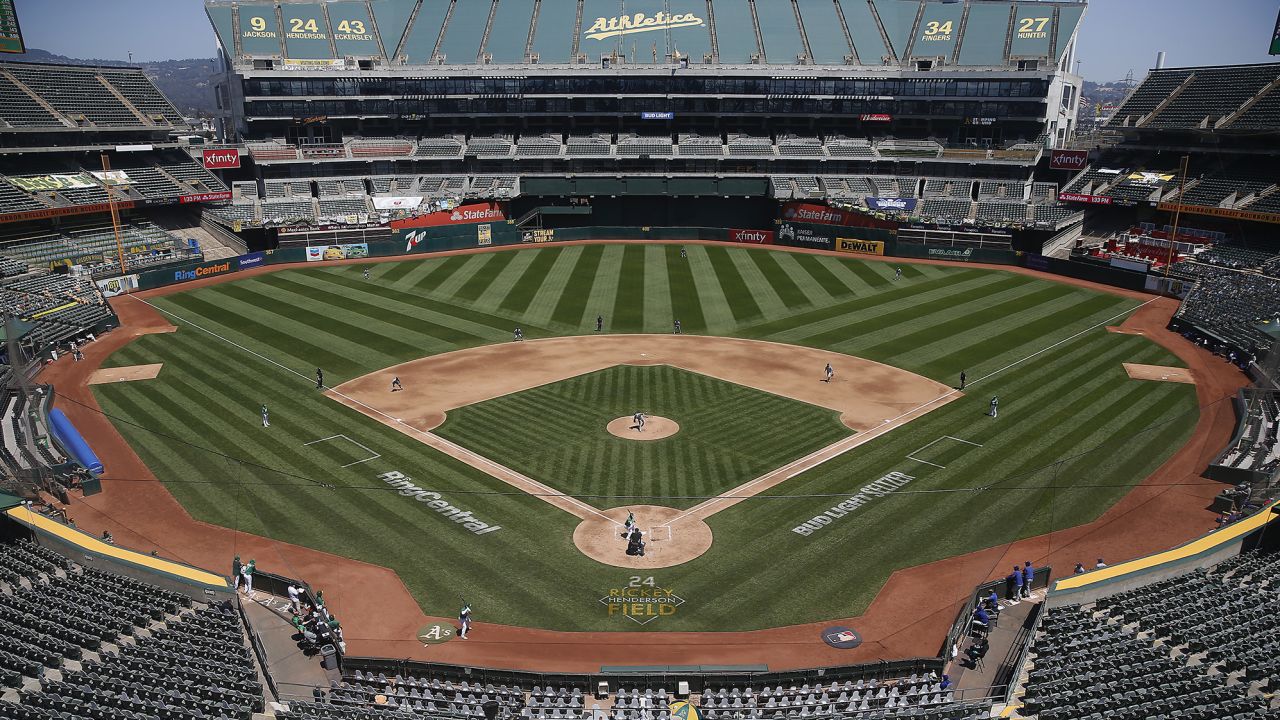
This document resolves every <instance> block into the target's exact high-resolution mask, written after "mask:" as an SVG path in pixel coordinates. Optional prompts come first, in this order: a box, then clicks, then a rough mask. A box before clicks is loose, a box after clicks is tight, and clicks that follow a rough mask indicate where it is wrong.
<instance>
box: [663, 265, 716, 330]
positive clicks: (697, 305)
mask: <svg viewBox="0 0 1280 720" xmlns="http://www.w3.org/2000/svg"><path fill="white" fill-rule="evenodd" d="M662 248H663V254H664V255H665V260H666V265H667V282H668V284H669V285H670V287H671V315H672V318H673V319H674V318H679V319H680V324H681V325H683V326H684V330H685V332H689V333H705V332H707V320H706V318H705V317H703V315H702V298H701V297H700V296H699V294H698V285H697V283H695V282H694V280H693V269H692V266H690V265H689V260H688V259H687V258H682V257H680V248H679V247H677V246H675V245H663V246H662Z"/></svg>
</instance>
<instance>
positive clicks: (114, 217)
mask: <svg viewBox="0 0 1280 720" xmlns="http://www.w3.org/2000/svg"><path fill="white" fill-rule="evenodd" d="M110 173H111V160H110V159H109V158H108V157H107V154H106V153H102V176H103V180H102V182H103V183H105V184H106V186H107V207H109V208H111V229H112V231H113V232H115V235H116V254H117V255H118V256H119V259H120V275H121V276H122V277H123V276H124V275H127V274H128V273H129V268H128V266H127V265H125V261H124V242H123V241H122V240H121V239H120V209H119V208H117V207H116V195H115V192H114V191H113V190H112V189H111V175H110ZM122 282H123V281H122Z"/></svg>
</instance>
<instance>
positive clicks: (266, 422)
mask: <svg viewBox="0 0 1280 720" xmlns="http://www.w3.org/2000/svg"><path fill="white" fill-rule="evenodd" d="M262 427H264V428H266V427H271V416H270V415H269V414H267V404H266V403H263V404H262Z"/></svg>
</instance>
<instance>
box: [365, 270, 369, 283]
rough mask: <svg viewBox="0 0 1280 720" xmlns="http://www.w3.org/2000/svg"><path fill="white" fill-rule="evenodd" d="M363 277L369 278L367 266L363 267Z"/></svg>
mask: <svg viewBox="0 0 1280 720" xmlns="http://www.w3.org/2000/svg"><path fill="white" fill-rule="evenodd" d="M364 279H365V280H368V279H369V268H365V269H364Z"/></svg>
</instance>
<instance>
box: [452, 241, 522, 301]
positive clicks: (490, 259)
mask: <svg viewBox="0 0 1280 720" xmlns="http://www.w3.org/2000/svg"><path fill="white" fill-rule="evenodd" d="M517 254H518V253H516V252H515V251H514V250H508V251H505V252H492V253H480V254H478V255H473V256H472V258H473V259H474V260H475V261H476V271H475V273H473V274H472V275H471V277H470V278H468V279H467V281H466V282H465V283H463V284H462V287H460V288H458V289H457V291H456V292H455V293H454V297H455V298H456V299H457V300H461V301H464V302H472V303H474V302H475V301H476V300H479V299H480V295H481V294H483V293H484V291H485V290H487V289H488V288H489V286H490V285H492V284H493V281H495V280H497V279H498V276H499V275H501V274H502V271H503V270H505V269H506V268H507V266H508V265H510V264H511V263H512V261H514V260H515V259H516V255H517Z"/></svg>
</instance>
